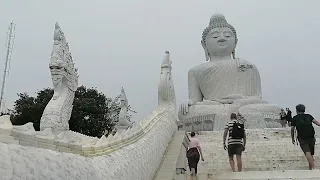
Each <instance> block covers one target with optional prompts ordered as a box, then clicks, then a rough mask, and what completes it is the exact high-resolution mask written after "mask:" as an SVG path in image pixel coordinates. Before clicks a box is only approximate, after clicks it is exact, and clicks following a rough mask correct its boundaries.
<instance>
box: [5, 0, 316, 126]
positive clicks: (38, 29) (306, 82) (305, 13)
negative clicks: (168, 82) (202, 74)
mask: <svg viewBox="0 0 320 180" xmlns="http://www.w3.org/2000/svg"><path fill="white" fill-rule="evenodd" d="M0 2H1V3H0V44H5V40H6V33H7V31H8V26H9V23H10V22H11V21H14V23H15V24H16V39H15V48H14V51H13V55H12V62H11V68H10V74H9V77H8V81H7V84H6V88H5V103H6V106H7V107H9V108H11V107H12V105H13V102H14V101H15V100H16V99H17V95H16V94H17V93H19V92H27V93H29V94H31V95H34V92H36V91H37V90H40V89H43V88H45V87H52V81H51V78H50V72H49V68H48V63H49V59H50V53H51V50H52V44H53V39H52V38H53V31H54V24H55V22H56V21H58V22H59V24H60V27H61V28H62V30H63V31H64V33H65V36H66V38H67V41H68V42H69V46H70V50H71V53H72V56H73V59H74V62H75V64H76V67H78V68H79V75H80V77H79V85H85V86H87V87H97V88H98V90H99V91H102V92H103V93H105V94H106V95H107V96H109V97H114V96H116V95H118V94H119V93H120V90H121V86H123V87H124V89H125V91H126V93H127V97H128V100H129V104H131V105H132V106H133V108H134V109H135V110H136V111H137V112H138V114H136V115H134V120H140V119H142V118H143V117H145V116H146V115H148V114H149V113H150V112H151V111H152V110H153V109H154V108H155V107H156V106H157V95H158V94H157V86H158V82H159V77H160V75H159V73H160V64H161V61H162V58H163V56H164V52H165V51H166V50H169V51H170V53H171V60H172V62H173V63H172V65H173V78H174V79H173V80H174V84H175V90H176V96H177V102H178V104H180V102H181V101H182V100H186V99H187V98H188V87H187V72H188V70H189V69H190V68H191V67H193V66H195V65H197V64H200V63H203V62H205V56H204V52H203V49H202V46H201V44H200V40H201V35H202V31H203V29H204V28H206V27H207V25H208V23H209V19H210V17H211V15H213V14H214V13H215V12H217V11H218V12H221V13H222V14H224V15H225V17H226V19H227V21H228V22H229V23H230V24H232V25H233V26H234V27H235V28H236V30H237V33H238V38H239V42H238V45H237V49H236V56H238V57H241V58H243V59H246V60H248V61H249V62H251V63H253V64H255V65H256V66H257V67H258V69H259V71H260V75H261V80H262V91H263V99H264V100H267V101H269V102H273V103H276V104H279V105H280V106H282V107H284V108H285V107H290V108H291V109H294V106H295V105H296V104H297V103H304V104H305V105H306V106H307V111H308V112H310V113H311V114H313V115H314V116H315V117H316V118H320V110H319V109H320V101H319V92H320V84H319V70H320V62H319V60H320V59H319V56H320V51H319V48H320V47H319V46H320V43H319V42H320V37H319V32H320V11H319V6H320V2H319V1H317V0H308V1H302V0H281V1H280V0H268V1H267V0H265V1H257V0H241V1H236V0H234V1H226V0H221V1H217V0H200V1H196V0H174V1H173V0H161V1H152V0H117V1H116V0H114V1H109V0H90V1H88V0H67V1H66V0H51V1H49V0H0ZM5 51H6V49H5V47H4V46H0V55H1V56H0V57H3V59H4V58H5ZM3 66H4V61H0V70H1V73H2V71H3V69H4V67H3ZM1 75H2V74H1ZM0 81H1V80H0Z"/></svg>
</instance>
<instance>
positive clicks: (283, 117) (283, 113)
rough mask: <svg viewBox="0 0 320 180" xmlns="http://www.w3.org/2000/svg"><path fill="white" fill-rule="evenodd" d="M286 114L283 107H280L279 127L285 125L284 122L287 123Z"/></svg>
mask: <svg viewBox="0 0 320 180" xmlns="http://www.w3.org/2000/svg"><path fill="white" fill-rule="evenodd" d="M286 116H287V114H286V112H285V111H284V109H281V112H280V124H281V127H286V124H287V120H286Z"/></svg>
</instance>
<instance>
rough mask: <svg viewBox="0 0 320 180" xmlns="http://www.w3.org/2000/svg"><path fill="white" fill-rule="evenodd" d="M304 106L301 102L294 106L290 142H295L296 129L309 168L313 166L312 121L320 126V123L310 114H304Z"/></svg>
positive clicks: (313, 140) (313, 137)
mask: <svg viewBox="0 0 320 180" xmlns="http://www.w3.org/2000/svg"><path fill="white" fill-rule="evenodd" d="M305 110H306V107H305V106H304V105H303V104H298V105H297V106H296V111H297V115H296V116H294V117H293V119H292V122H291V138H292V144H295V143H296V142H295V138H294V136H295V135H294V133H295V129H296V130H297V133H298V136H297V139H298V141H299V144H300V147H301V149H302V151H303V152H304V154H305V156H306V158H307V160H308V163H309V169H310V170H312V169H314V168H315V164H314V158H313V155H314V147H315V142H316V139H315V131H314V128H313V125H312V123H314V124H316V125H317V126H320V123H319V122H318V121H316V120H315V119H314V118H313V117H312V116H311V115H310V114H305Z"/></svg>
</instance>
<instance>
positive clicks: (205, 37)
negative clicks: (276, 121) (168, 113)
mask: <svg viewBox="0 0 320 180" xmlns="http://www.w3.org/2000/svg"><path fill="white" fill-rule="evenodd" d="M237 42H238V38H237V33H236V30H235V28H234V27H233V26H232V25H230V24H228V22H227V21H226V19H225V17H224V16H223V15H222V14H220V13H216V14H214V15H213V16H212V17H211V18H210V23H209V26H208V27H207V28H206V29H205V30H204V31H203V34H202V41H201V43H202V46H203V48H204V51H205V56H206V59H207V61H209V62H206V63H203V64H200V65H197V66H195V67H193V68H191V69H190V70H189V72H188V87H189V89H188V90H189V100H187V101H186V102H184V103H182V104H181V105H180V110H179V119H180V121H185V122H186V121H188V122H190V118H193V119H194V118H195V117H196V118H197V117H201V116H207V115H214V116H215V118H214V121H215V122H214V129H221V127H220V126H224V123H225V122H223V123H222V124H221V123H219V122H218V121H227V120H228V119H229V116H230V113H232V112H240V113H241V114H242V115H244V116H247V118H249V119H250V117H249V116H251V115H254V116H255V118H258V117H257V114H259V116H261V115H262V114H274V115H276V114H279V112H278V111H279V110H280V108H279V107H278V106H277V105H274V104H269V103H267V102H265V101H263V100H262V95H261V81H260V74H259V71H258V69H257V67H256V66H255V65H253V64H252V63H250V62H248V61H246V60H244V59H240V58H235V48H236V45H237ZM261 117H262V116H261ZM261 117H260V118H261ZM245 118H246V117H245ZM188 119H189V120H188ZM200 119H201V118H200ZM202 119H203V118H202ZM219 119H220V120H219ZM222 119H223V120H222ZM219 124H220V125H219ZM253 124H255V123H254V122H253ZM252 126H259V127H260V125H252ZM262 127H264V125H263V126H262Z"/></svg>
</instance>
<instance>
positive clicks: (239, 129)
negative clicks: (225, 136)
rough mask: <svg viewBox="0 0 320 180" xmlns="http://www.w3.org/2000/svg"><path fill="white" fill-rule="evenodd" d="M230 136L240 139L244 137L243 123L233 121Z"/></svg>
mask: <svg viewBox="0 0 320 180" xmlns="http://www.w3.org/2000/svg"><path fill="white" fill-rule="evenodd" d="M231 137H232V138H233V139H242V138H243V137H244V125H243V124H242V123H239V122H234V123H233V126H232V131H231Z"/></svg>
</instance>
